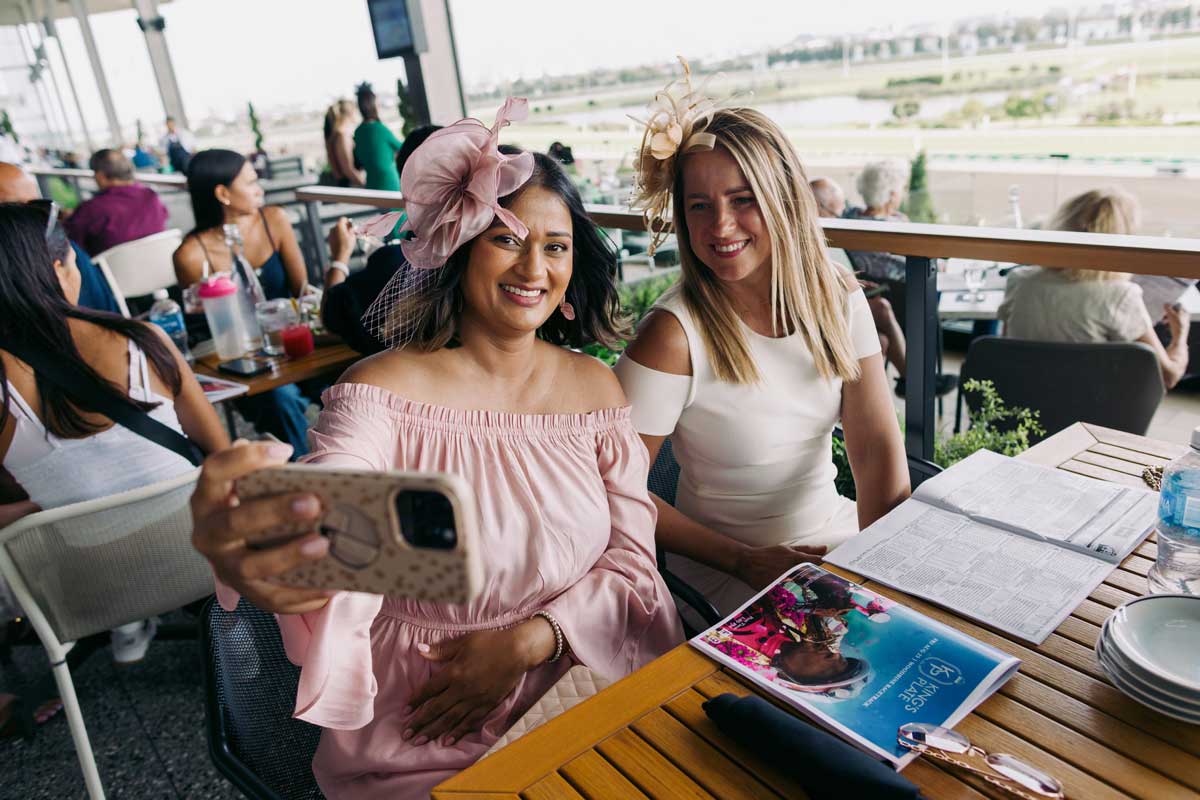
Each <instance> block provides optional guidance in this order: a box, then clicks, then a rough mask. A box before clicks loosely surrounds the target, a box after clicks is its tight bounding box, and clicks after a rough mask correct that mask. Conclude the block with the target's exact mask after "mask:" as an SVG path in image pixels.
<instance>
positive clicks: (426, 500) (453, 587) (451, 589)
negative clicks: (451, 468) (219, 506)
mask: <svg viewBox="0 0 1200 800" xmlns="http://www.w3.org/2000/svg"><path fill="white" fill-rule="evenodd" d="M237 491H238V496H239V498H242V499H243V500H245V499H251V498H255V497H264V496H268V495H274V494H285V493H292V492H307V493H309V494H314V495H316V496H317V497H318V498H319V499H320V501H321V507H322V512H321V515H320V517H319V518H318V519H316V520H315V521H313V522H311V523H308V524H300V525H285V526H281V527H280V528H278V529H276V530H273V531H270V532H268V534H267V536H265V537H263V538H262V539H260V540H258V541H257V542H256V543H255V544H254V545H252V547H257V548H266V547H271V546H274V545H276V544H279V543H281V542H285V541H288V540H290V539H293V538H296V537H299V536H304V535H307V534H308V533H311V532H313V531H317V532H319V533H320V534H321V535H322V536H325V537H327V538H328V539H329V553H328V555H326V556H325V557H324V558H322V559H321V560H319V561H316V562H312V563H309V564H305V565H304V566H302V567H298V568H297V569H295V570H292V571H291V572H288V573H286V574H284V575H281V576H279V577H278V578H277V579H276V580H277V582H279V583H282V584H285V585H287V586H297V587H303V588H312V589H344V590H348V591H354V592H368V593H370V594H386V595H395V596H400V597H406V598H410V599H413V600H430V601H436V602H443V603H466V602H469V601H470V600H472V599H474V598H475V597H476V596H477V595H478V593H479V591H480V589H481V588H482V586H483V566H482V563H483V562H482V554H481V553H480V552H479V544H478V527H479V523H478V511H477V509H476V503H475V493H474V490H473V489H472V488H471V486H470V484H468V483H467V482H466V481H465V480H463V479H462V478H461V477H459V476H457V475H452V474H449V473H441V472H401V471H396V470H392V471H386V472H371V471H365V470H353V469H342V468H336V467H322V466H321V465H319V464H287V465H284V466H280V467H272V468H270V469H263V470H259V471H258V472H255V473H253V474H251V475H248V476H246V477H245V478H242V479H241V480H239V481H238V488H237Z"/></svg>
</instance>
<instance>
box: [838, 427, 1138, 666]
mask: <svg viewBox="0 0 1200 800" xmlns="http://www.w3.org/2000/svg"><path fill="white" fill-rule="evenodd" d="M1157 501H1158V496H1157V495H1156V494H1155V493H1153V492H1151V491H1148V490H1143V489H1136V488H1132V487H1127V486H1119V485H1116V484H1109V483H1102V482H1100V481H1096V480H1092V479H1089V478H1085V477H1083V476H1079V475H1074V474H1071V473H1068V472H1064V471H1062V470H1053V469H1048V468H1046V467H1042V466H1038V465H1036V464H1030V463H1028V462H1023V461H1016V460H1014V459H1011V458H1007V457H1005V456H1001V455H997V454H996V453H992V452H990V451H987V450H981V451H978V452H976V453H974V454H973V455H971V456H970V457H969V458H966V459H964V460H963V461H961V462H959V463H958V464H955V465H954V466H953V467H951V468H950V469H948V470H946V471H945V472H943V473H942V474H940V475H938V476H936V477H934V478H932V479H930V480H928V481H926V482H925V483H923V484H921V486H920V487H919V488H918V489H917V491H916V492H914V493H913V496H912V498H910V499H909V500H907V501H906V502H904V503H902V504H900V505H899V506H897V507H896V508H895V509H893V510H892V511H891V513H889V514H888V515H887V516H885V517H883V518H882V519H880V520H879V521H877V522H876V523H875V524H873V525H871V526H870V527H868V528H867V529H866V530H864V531H863V532H862V533H860V534H859V535H858V536H855V537H853V538H852V539H850V540H849V541H847V542H846V543H845V544H843V545H842V546H841V547H839V548H837V549H836V550H834V551H833V552H832V553H830V554H829V555H828V556H826V557H825V560H826V561H828V562H829V563H831V564H836V565H837V566H840V567H844V568H846V569H849V570H853V571H854V572H856V573H858V574H860V575H863V576H865V577H868V578H871V579H872V580H877V581H879V582H880V583H883V584H886V585H888V586H892V587H895V588H896V589H899V590H901V591H903V592H908V593H909V594H912V595H915V596H917V597H921V598H924V599H926V600H929V601H931V602H934V603H937V604H939V605H942V606H945V607H947V608H950V609H952V610H953V611H955V612H956V613H959V614H962V615H964V616H967V617H970V618H972V619H975V620H978V621H980V622H983V623H986V624H988V625H991V626H992V627H994V628H998V629H999V630H1002V631H1006V632H1008V633H1011V634H1013V635H1015V636H1019V637H1021V638H1022V639H1025V640H1027V641H1031V642H1035V643H1039V644H1040V643H1041V642H1043V641H1045V639H1046V637H1047V636H1049V635H1050V633H1051V632H1053V631H1054V629H1055V628H1057V627H1058V626H1059V624H1061V623H1062V621H1063V620H1064V619H1066V618H1067V617H1068V616H1069V615H1070V613H1071V612H1072V611H1074V610H1075V608H1076V607H1077V606H1078V605H1079V604H1080V603H1081V602H1082V601H1083V600H1084V599H1085V598H1087V596H1088V595H1090V594H1091V592H1092V591H1093V590H1094V589H1095V588H1096V587H1097V586H1099V585H1100V583H1101V582H1103V580H1104V579H1105V578H1106V577H1107V576H1108V574H1109V573H1110V572H1112V570H1113V569H1114V568H1115V567H1116V565H1117V564H1119V563H1120V562H1121V560H1122V559H1124V558H1125V556H1127V555H1129V553H1130V552H1132V551H1133V549H1134V548H1135V547H1137V546H1138V545H1139V544H1140V543H1141V542H1142V541H1143V540H1144V539H1145V538H1146V536H1147V534H1149V532H1150V529H1151V527H1152V526H1153V524H1154V520H1155V511H1156V508H1157Z"/></svg>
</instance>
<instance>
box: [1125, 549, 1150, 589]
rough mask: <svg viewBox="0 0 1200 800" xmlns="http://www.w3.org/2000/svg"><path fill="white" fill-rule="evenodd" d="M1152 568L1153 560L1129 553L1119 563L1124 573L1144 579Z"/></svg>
mask: <svg viewBox="0 0 1200 800" xmlns="http://www.w3.org/2000/svg"><path fill="white" fill-rule="evenodd" d="M1157 547H1158V545H1155V549H1156V550H1157ZM1153 566H1154V559H1153V558H1146V557H1145V556H1140V555H1138V554H1137V553H1136V552H1134V553H1130V554H1129V555H1128V556H1127V557H1126V558H1125V560H1124V561H1122V562H1121V569H1123V570H1124V571H1125V572H1128V573H1130V574H1133V575H1138V576H1141V577H1143V578H1144V577H1146V575H1147V574H1149V572H1150V568H1151V567H1153ZM1142 591H1143V592H1144V591H1145V589H1143V590H1142Z"/></svg>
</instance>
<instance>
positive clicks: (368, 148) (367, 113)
mask: <svg viewBox="0 0 1200 800" xmlns="http://www.w3.org/2000/svg"><path fill="white" fill-rule="evenodd" d="M356 94H357V96H358V110H359V111H360V112H361V113H362V118H363V121H362V123H361V124H360V125H359V126H358V128H357V129H356V130H355V131H354V160H355V161H356V162H358V163H359V164H360V165H361V166H362V168H363V169H365V170H366V171H367V188H368V189H382V190H385V191H391V192H398V191H400V173H399V172H397V171H396V154H397V153H398V152H400V148H401V146H402V145H403V144H404V143H403V142H402V141H400V139H398V138H396V134H394V133H392V132H391V131H390V130H389V129H388V127H387V126H386V125H384V124H383V123H382V122H380V121H379V109H378V108H377V107H376V105H375V92H374V91H373V90H372V89H371V84H369V83H363V84H361V85H360V86H359V87H358V90H357V93H356Z"/></svg>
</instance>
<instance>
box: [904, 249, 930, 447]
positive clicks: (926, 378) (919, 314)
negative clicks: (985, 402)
mask: <svg viewBox="0 0 1200 800" xmlns="http://www.w3.org/2000/svg"><path fill="white" fill-rule="evenodd" d="M937 306H938V304H937V269H936V268H935V267H934V263H933V259H930V258H923V257H920V256H908V257H907V258H905V297H904V312H905V320H904V327H905V331H904V336H905V337H906V338H907V339H908V358H907V361H908V369H907V371H906V375H905V379H904V382H905V389H904V450H905V452H907V453H908V455H909V456H915V457H917V458H921V459H925V460H926V461H932V460H933V434H934V431H935V430H936V429H937V417H936V416H935V415H934V409H933V406H934V403H933V401H934V399H935V398H936V397H937V390H936V380H935V376H936V373H937V358H938V352H937V330H938V324H939V323H938V315H937Z"/></svg>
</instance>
